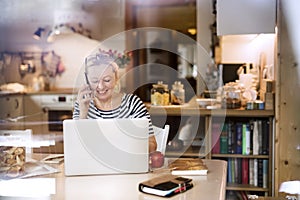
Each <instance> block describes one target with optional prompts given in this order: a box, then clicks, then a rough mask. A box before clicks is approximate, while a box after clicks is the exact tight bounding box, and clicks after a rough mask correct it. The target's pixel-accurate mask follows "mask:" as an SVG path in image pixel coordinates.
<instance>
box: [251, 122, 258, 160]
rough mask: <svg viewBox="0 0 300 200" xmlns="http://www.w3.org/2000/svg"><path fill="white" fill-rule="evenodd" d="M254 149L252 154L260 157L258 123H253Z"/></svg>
mask: <svg viewBox="0 0 300 200" xmlns="http://www.w3.org/2000/svg"><path fill="white" fill-rule="evenodd" d="M252 137H253V139H252V140H253V147H252V154H253V155H258V152H259V141H258V122H257V121H254V122H253V136H252Z"/></svg>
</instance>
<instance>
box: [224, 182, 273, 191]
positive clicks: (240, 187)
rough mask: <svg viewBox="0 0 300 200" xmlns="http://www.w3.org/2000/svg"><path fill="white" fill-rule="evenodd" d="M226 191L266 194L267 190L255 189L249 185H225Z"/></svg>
mask: <svg viewBox="0 0 300 200" xmlns="http://www.w3.org/2000/svg"><path fill="white" fill-rule="evenodd" d="M226 190H235V191H256V192H268V191H269V188H262V187H256V186H253V185H249V184H235V183H234V184H233V183H227V186H226Z"/></svg>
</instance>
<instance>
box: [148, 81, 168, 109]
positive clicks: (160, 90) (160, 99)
mask: <svg viewBox="0 0 300 200" xmlns="http://www.w3.org/2000/svg"><path fill="white" fill-rule="evenodd" d="M169 103H170V93H169V89H168V85H167V84H164V83H163V81H158V82H157V84H153V85H152V89H151V104H152V105H155V106H166V105H169Z"/></svg>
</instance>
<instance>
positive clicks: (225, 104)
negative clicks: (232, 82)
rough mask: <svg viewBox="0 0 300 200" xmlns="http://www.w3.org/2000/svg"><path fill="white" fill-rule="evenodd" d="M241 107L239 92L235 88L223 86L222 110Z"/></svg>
mask: <svg viewBox="0 0 300 200" xmlns="http://www.w3.org/2000/svg"><path fill="white" fill-rule="evenodd" d="M240 107H241V90H240V89H239V88H238V87H236V86H224V87H223V94H222V108H227V109H236V108H240Z"/></svg>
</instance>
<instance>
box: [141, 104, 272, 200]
mask: <svg viewBox="0 0 300 200" xmlns="http://www.w3.org/2000/svg"><path fill="white" fill-rule="evenodd" d="M146 105H147V107H148V109H149V113H150V115H151V117H158V119H159V120H160V121H162V120H166V119H169V121H168V120H166V121H167V122H169V123H170V122H172V121H173V120H174V119H177V118H179V120H182V119H187V118H189V117H192V118H198V117H199V119H201V120H199V127H202V128H200V129H198V133H199V132H200V133H202V134H203V135H202V136H201V137H202V139H203V140H202V141H203V142H202V144H201V145H202V146H201V149H202V151H201V152H200V147H198V146H197V147H195V146H190V148H186V150H185V151H184V152H174V151H172V152H168V151H167V152H166V157H200V158H206V159H220V160H226V161H227V166H228V169H227V173H228V174H227V187H226V190H227V191H228V192H229V193H230V194H232V192H233V193H236V192H237V193H240V194H239V195H241V194H242V193H243V194H245V193H248V194H258V196H272V195H273V194H272V192H273V190H274V189H273V179H272V178H273V177H274V167H273V145H274V144H273V143H274V134H273V133H274V130H273V129H274V127H273V123H274V116H275V111H274V110H245V109H227V110H224V109H214V110H209V109H201V108H199V107H198V105H196V106H195V105H189V104H187V105H183V106H151V105H149V104H146ZM164 117H166V118H164ZM219 122H221V123H220V124H221V125H220V126H219V127H217V128H216V127H215V126H214V124H217V123H219ZM178 124H179V123H178V121H176V122H174V124H172V123H170V126H171V128H172V127H173V128H174V127H176V126H177V125H178ZM182 124H183V125H184V124H185V123H182ZM225 124H226V126H225ZM228 124H230V125H228ZM240 124H242V129H241V128H239V129H240V130H242V131H244V133H245V129H243V128H244V127H246V130H247V131H248V132H247V133H246V135H247V134H248V136H247V138H248V139H247V140H245V141H246V144H247V145H246V147H245V146H243V144H245V142H244V141H243V138H244V137H245V136H244V135H243V132H242V136H243V137H241V136H239V138H240V139H239V140H237V137H236V135H235V134H231V133H230V134H229V133H228V132H227V133H223V128H224V127H226V128H225V129H226V130H229V129H231V128H232V130H233V129H234V131H237V130H236V128H237V127H238V126H240ZM254 124H255V125H256V127H257V126H259V128H258V129H255V130H256V132H255V134H256V137H254V136H253V133H254V132H253V130H254V129H253V127H254ZM257 124H259V125H257ZM227 126H229V127H231V128H227ZM180 128H182V126H179V128H178V130H177V127H176V131H177V132H176V134H173V136H174V138H176V137H177V136H178V132H179V131H180ZM199 130H200V131H199ZM216 130H217V131H216ZM257 130H258V131H257ZM214 132H218V134H214ZM225 132H226V131H225ZM198 133H197V134H198ZM224 134H225V135H224ZM257 134H258V135H257ZM230 135H231V136H230ZM225 136H226V137H225ZM203 137H205V138H203ZM257 137H258V138H257ZM232 138H233V139H232ZM249 138H250V141H249ZM169 139H173V138H172V137H171V138H169ZM216 139H217V140H219V141H220V144H221V140H222V141H223V144H224V143H226V144H227V145H228V146H226V148H224V146H222V147H221V146H219V150H218V151H214V148H215V146H216V144H217V143H216ZM254 139H255V142H253V141H254ZM229 141H230V142H229ZM220 144H219V145H220ZM233 144H235V145H237V144H239V145H241V146H239V148H237V147H236V146H234V147H233ZM257 144H259V145H257ZM233 149H234V150H233ZM249 152H250V154H249ZM245 166H247V167H246V168H247V170H248V171H246V172H245ZM254 169H255V171H254ZM244 174H247V175H244ZM229 177H230V178H229Z"/></svg>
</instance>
